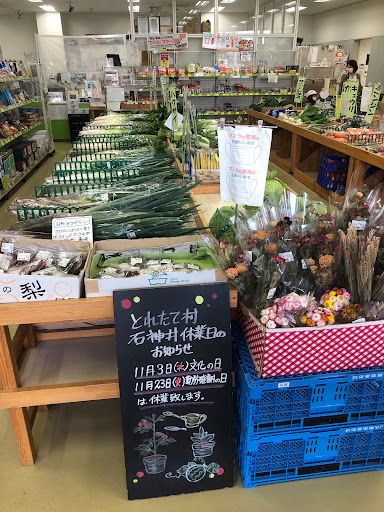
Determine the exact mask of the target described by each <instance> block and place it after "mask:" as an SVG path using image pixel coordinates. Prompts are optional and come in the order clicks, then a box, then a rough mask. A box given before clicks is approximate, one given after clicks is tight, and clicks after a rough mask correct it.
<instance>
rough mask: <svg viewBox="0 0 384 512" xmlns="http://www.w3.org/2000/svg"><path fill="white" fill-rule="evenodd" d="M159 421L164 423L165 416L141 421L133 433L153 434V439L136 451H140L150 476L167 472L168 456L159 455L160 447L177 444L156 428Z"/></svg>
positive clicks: (145, 442) (153, 416)
mask: <svg viewBox="0 0 384 512" xmlns="http://www.w3.org/2000/svg"><path fill="white" fill-rule="evenodd" d="M159 421H164V416H163V415H160V416H159V417H158V418H156V416H155V415H154V414H152V416H151V417H150V418H149V417H146V418H144V419H142V420H141V421H139V423H138V425H137V427H136V428H135V429H134V430H133V432H135V433H136V432H140V434H145V433H147V432H151V433H152V435H151V438H149V439H147V440H146V441H144V442H143V443H141V444H140V445H139V446H138V447H137V448H136V449H137V450H139V451H140V455H141V456H142V457H143V463H144V467H145V471H146V473H149V474H150V475H156V474H158V473H162V472H163V471H164V470H165V465H166V463H167V456H166V455H162V454H159V453H158V448H159V447H160V446H167V445H168V444H171V443H175V442H176V440H175V439H173V438H172V437H168V436H167V435H166V434H164V433H163V432H159V431H158V430H157V428H156V424H157V423H158V422H159Z"/></svg>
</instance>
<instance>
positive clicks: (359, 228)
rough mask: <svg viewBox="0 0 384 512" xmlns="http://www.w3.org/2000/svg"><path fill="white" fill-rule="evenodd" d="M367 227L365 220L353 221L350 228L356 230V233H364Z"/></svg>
mask: <svg viewBox="0 0 384 512" xmlns="http://www.w3.org/2000/svg"><path fill="white" fill-rule="evenodd" d="M366 225H367V221H366V220H353V221H352V226H354V227H355V228H356V231H364V229H365V227H366Z"/></svg>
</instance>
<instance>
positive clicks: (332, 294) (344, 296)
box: [320, 288, 351, 316]
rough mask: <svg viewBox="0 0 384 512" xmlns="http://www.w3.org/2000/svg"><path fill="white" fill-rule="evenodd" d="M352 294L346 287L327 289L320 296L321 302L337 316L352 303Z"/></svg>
mask: <svg viewBox="0 0 384 512" xmlns="http://www.w3.org/2000/svg"><path fill="white" fill-rule="evenodd" d="M350 300H351V295H350V294H349V293H348V292H347V290H346V289H345V288H334V289H333V290H328V291H326V292H325V293H324V294H323V295H322V296H321V298H320V304H321V305H322V306H324V307H326V308H327V309H329V310H330V311H331V313H333V314H334V315H335V316H336V315H339V314H340V313H341V310H342V309H343V308H344V307H345V306H348V305H349V304H350Z"/></svg>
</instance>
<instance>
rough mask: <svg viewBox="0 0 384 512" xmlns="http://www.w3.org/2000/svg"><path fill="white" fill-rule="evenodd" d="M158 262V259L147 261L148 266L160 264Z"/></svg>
mask: <svg viewBox="0 0 384 512" xmlns="http://www.w3.org/2000/svg"><path fill="white" fill-rule="evenodd" d="M158 263H159V261H158V260H149V261H147V265H148V267H151V266H152V265H158Z"/></svg>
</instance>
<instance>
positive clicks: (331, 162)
mask: <svg viewBox="0 0 384 512" xmlns="http://www.w3.org/2000/svg"><path fill="white" fill-rule="evenodd" d="M348 164H349V158H346V157H343V156H332V155H321V158H320V167H322V168H323V169H324V170H326V171H333V172H344V171H347V170H348Z"/></svg>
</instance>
